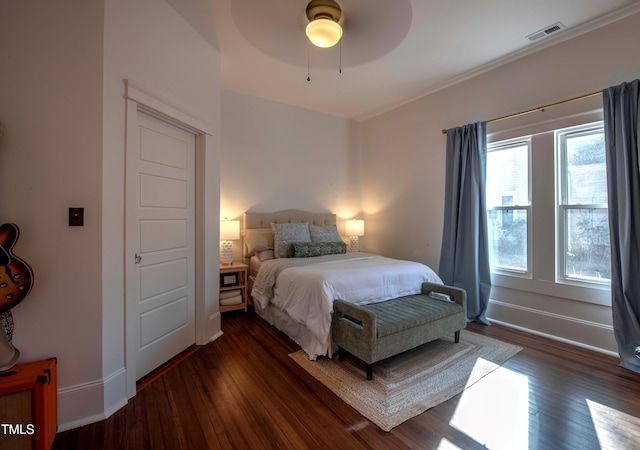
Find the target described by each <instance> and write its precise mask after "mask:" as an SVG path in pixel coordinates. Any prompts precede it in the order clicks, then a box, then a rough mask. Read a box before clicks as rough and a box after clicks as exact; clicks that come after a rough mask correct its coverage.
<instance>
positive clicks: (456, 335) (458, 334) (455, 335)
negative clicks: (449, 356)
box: [454, 330, 460, 344]
mask: <svg viewBox="0 0 640 450" xmlns="http://www.w3.org/2000/svg"><path fill="white" fill-rule="evenodd" d="M454 340H455V342H456V344H457V343H459V342H460V330H458V331H456V332H455V334H454Z"/></svg>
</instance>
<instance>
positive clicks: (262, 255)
mask: <svg viewBox="0 0 640 450" xmlns="http://www.w3.org/2000/svg"><path fill="white" fill-rule="evenodd" d="M256 256H257V257H258V259H259V260H260V261H267V260H269V259H274V258H275V256H274V255H273V250H262V251H261V252H256Z"/></svg>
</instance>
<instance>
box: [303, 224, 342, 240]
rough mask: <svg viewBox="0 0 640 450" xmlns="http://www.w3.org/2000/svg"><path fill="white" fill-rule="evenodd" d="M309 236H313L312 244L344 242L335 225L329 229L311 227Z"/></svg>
mask: <svg viewBox="0 0 640 450" xmlns="http://www.w3.org/2000/svg"><path fill="white" fill-rule="evenodd" d="M309 234H311V242H340V241H341V240H342V239H340V234H339V233H338V228H336V226H335V225H329V226H328V227H319V226H317V225H309Z"/></svg>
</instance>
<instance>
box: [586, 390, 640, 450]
mask: <svg viewBox="0 0 640 450" xmlns="http://www.w3.org/2000/svg"><path fill="white" fill-rule="evenodd" d="M587 406H588V407H589V412H590V413H591V419H592V420H593V428H594V429H595V430H596V435H597V436H598V442H599V444H600V448H603V449H622V448H638V447H639V446H640V418H638V417H634V416H631V415H629V414H626V413H623V412H622V411H618V410H616V409H613V408H610V407H608V406H605V405H603V404H601V403H597V402H594V401H592V400H589V399H587Z"/></svg>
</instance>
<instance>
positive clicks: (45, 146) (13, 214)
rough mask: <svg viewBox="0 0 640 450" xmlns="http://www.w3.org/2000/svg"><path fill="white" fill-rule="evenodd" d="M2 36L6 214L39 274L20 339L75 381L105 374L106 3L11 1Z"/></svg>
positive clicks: (20, 323) (69, 382)
mask: <svg viewBox="0 0 640 450" xmlns="http://www.w3.org/2000/svg"><path fill="white" fill-rule="evenodd" d="M0 42H2V43H3V45H0V61H2V63H1V68H0V84H1V85H2V88H1V89H0V120H2V121H3V123H4V136H3V137H0V221H2V222H15V223H17V224H18V226H19V227H20V229H21V232H22V235H21V238H20V240H19V242H18V245H17V246H16V248H15V253H16V254H17V255H18V256H20V257H22V258H23V259H25V260H26V261H27V262H28V263H29V264H30V265H31V266H32V268H33V270H34V272H35V285H34V288H33V291H32V292H31V293H30V294H29V296H28V297H27V298H26V299H25V300H24V301H23V302H22V303H21V304H19V305H18V306H17V307H15V308H14V309H13V315H14V319H15V334H14V343H15V345H16V346H17V347H18V348H19V349H20V351H21V352H22V355H21V358H20V361H19V362H29V361H34V360H39V359H43V358H49V357H57V358H58V374H59V386H60V387H61V388H62V389H64V388H69V387H71V386H77V385H79V384H82V383H86V382H89V381H94V380H100V379H101V378H102V373H101V366H102V362H101V354H102V351H101V330H102V317H101V308H102V273H101V266H102V261H101V258H102V249H101V233H102V196H101V192H102V67H103V65H102V47H103V5H102V4H101V2H84V1H80V0H78V1H66V2H40V1H22V2H3V4H2V13H0ZM69 207H84V208H85V226H84V227H77V228H70V227H68V225H67V216H68V208H69ZM101 404H102V401H101V399H100V401H99V402H98V404H97V405H96V406H93V405H89V406H90V407H91V408H98V409H99V408H100V407H101ZM64 407H65V405H64V404H61V405H60V408H61V409H62V410H64Z"/></svg>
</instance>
